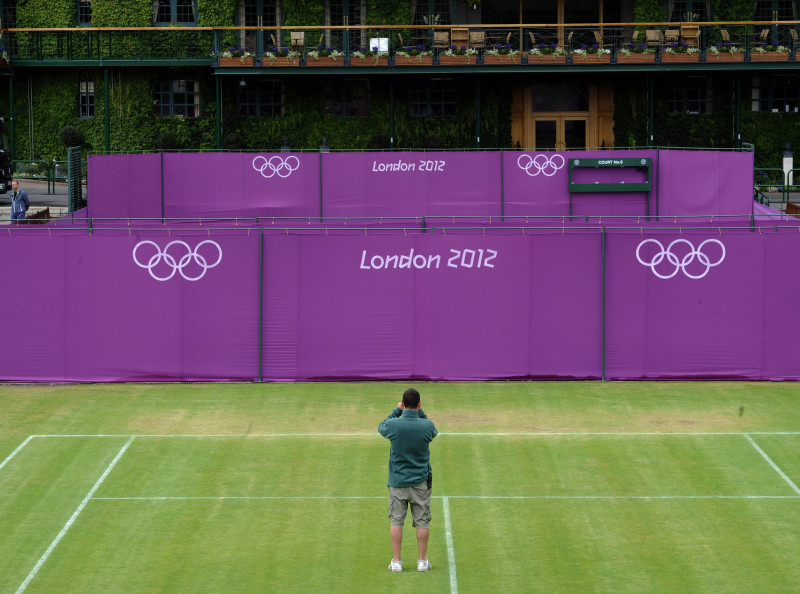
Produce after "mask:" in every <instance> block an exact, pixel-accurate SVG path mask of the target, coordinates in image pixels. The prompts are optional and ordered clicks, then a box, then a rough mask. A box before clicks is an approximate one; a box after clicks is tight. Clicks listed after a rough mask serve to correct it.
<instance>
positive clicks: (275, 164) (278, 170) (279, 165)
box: [253, 155, 300, 179]
mask: <svg viewBox="0 0 800 594" xmlns="http://www.w3.org/2000/svg"><path fill="white" fill-rule="evenodd" d="M299 167H300V159H298V158H297V157H295V156H294V155H289V156H288V157H286V158H284V157H281V156H280V155H273V156H271V157H270V158H269V159H267V158H266V157H262V156H261V155H258V156H257V157H256V158H255V159H253V169H255V170H256V171H258V172H259V173H260V174H261V175H263V176H264V177H266V178H267V179H269V178H270V177H272V176H273V175H277V176H278V177H289V176H290V175H291V174H292V173H293V172H295V171H297V169H298V168H299Z"/></svg>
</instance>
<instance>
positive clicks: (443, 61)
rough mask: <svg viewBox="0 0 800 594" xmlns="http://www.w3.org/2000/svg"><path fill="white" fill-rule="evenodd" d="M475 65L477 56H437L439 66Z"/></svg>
mask: <svg viewBox="0 0 800 594" xmlns="http://www.w3.org/2000/svg"><path fill="white" fill-rule="evenodd" d="M477 63H478V57H477V56H443V55H440V56H439V66H470V65H472V66H474V65H475V64H477Z"/></svg>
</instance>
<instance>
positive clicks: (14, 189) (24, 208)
mask: <svg viewBox="0 0 800 594" xmlns="http://www.w3.org/2000/svg"><path fill="white" fill-rule="evenodd" d="M30 207H31V201H30V199H29V198H28V193H27V192H26V191H25V190H20V189H19V182H18V181H17V180H12V182H11V220H12V221H18V220H20V219H24V218H25V213H26V212H28V209H29V208H30Z"/></svg>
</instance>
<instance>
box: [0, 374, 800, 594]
mask: <svg viewBox="0 0 800 594" xmlns="http://www.w3.org/2000/svg"><path fill="white" fill-rule="evenodd" d="M405 387H406V385H405V384H394V383H323V384H262V385H255V384H213V385H89V386H84V385H75V386H4V387H0V593H6V592H17V591H18V589H19V588H20V586H22V585H24V586H25V587H26V589H25V591H26V592H56V591H57V592H199V591H202V592H309V591H317V592H401V591H402V592H406V591H409V590H414V591H421V592H450V591H452V590H454V589H455V588H456V587H457V589H458V591H460V592H485V591H495V592H512V591H525V592H615V593H616V592H732V591H759V592H761V591H763V592H786V591H793V590H795V589H796V585H797V584H798V583H800V564H799V563H798V562H797V559H798V558H800V531H798V530H797V525H798V523H799V522H800V490H798V487H797V485H800V456H798V452H800V407H798V405H797V404H798V398H799V397H800V385H797V384H792V383H766V382H764V383H744V382H741V383H723V382H708V383H695V382H686V383H656V382H650V383H635V382H630V383H600V382H597V383H594V382H575V383H533V382H502V383H425V384H421V385H419V386H418V387H419V389H420V391H421V393H422V398H423V407H424V408H425V410H426V412H427V413H428V415H429V417H430V418H432V419H433V420H434V421H435V422H436V424H437V427H438V428H439V431H440V433H441V434H440V436H439V437H437V439H436V440H434V442H433V444H432V464H433V466H434V499H433V502H432V508H433V514H434V519H433V522H432V524H431V542H430V547H429V557H430V559H431V561H432V562H433V564H434V570H433V571H432V572H430V573H428V574H417V572H416V571H406V572H404V573H403V574H399V575H398V574H392V573H391V572H389V571H388V570H387V569H386V565H387V564H388V561H389V558H390V556H391V549H390V545H389V534H388V532H389V530H388V518H387V512H386V487H385V484H386V483H385V481H386V465H387V459H388V442H387V441H386V440H384V439H383V438H381V437H380V436H379V435H378V433H377V426H378V423H379V422H380V421H381V420H383V419H384V418H385V417H386V415H387V414H389V412H390V411H391V410H392V408H393V406H394V405H395V404H396V402H397V401H398V400H399V399H400V395H401V393H402V391H403V389H405ZM31 436H33V437H31ZM12 454H13V455H12ZM403 547H404V551H403V552H404V559H405V561H406V567H407V568H408V567H410V568H411V569H412V570H413V568H414V567H413V565H414V564H413V560H414V559H415V556H416V555H415V553H416V550H415V548H416V545H415V539H414V531H413V529H412V528H411V526H410V520H409V522H408V523H407V526H406V530H405V540H404V543H403ZM28 578H30V579H29V581H28Z"/></svg>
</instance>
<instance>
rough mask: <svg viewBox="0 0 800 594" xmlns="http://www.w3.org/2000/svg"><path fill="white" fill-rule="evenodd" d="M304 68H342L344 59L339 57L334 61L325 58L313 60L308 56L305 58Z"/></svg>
mask: <svg viewBox="0 0 800 594" xmlns="http://www.w3.org/2000/svg"><path fill="white" fill-rule="evenodd" d="M306 66H310V67H312V68H330V67H336V66H338V67H341V66H344V58H342V57H339V58H336V59H335V60H332V59H331V58H329V57H327V56H325V57H322V58H319V59H318V60H315V59H314V58H312V57H310V56H306Z"/></svg>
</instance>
